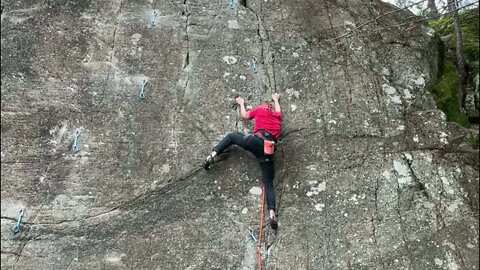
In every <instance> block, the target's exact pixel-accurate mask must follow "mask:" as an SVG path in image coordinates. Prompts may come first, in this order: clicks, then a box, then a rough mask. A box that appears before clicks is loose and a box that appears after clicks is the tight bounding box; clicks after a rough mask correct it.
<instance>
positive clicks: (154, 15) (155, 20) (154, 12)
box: [152, 10, 158, 26]
mask: <svg viewBox="0 0 480 270" xmlns="http://www.w3.org/2000/svg"><path fill="white" fill-rule="evenodd" d="M157 15H158V13H157V11H156V10H154V11H153V15H152V26H155V25H157Z"/></svg>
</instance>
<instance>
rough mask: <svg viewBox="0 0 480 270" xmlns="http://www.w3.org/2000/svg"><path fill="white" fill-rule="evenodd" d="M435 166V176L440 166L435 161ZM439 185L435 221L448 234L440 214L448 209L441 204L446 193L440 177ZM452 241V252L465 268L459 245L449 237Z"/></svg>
mask: <svg viewBox="0 0 480 270" xmlns="http://www.w3.org/2000/svg"><path fill="white" fill-rule="evenodd" d="M434 165H435V168H436V174H437V176H439V175H440V173H439V171H438V168H439V167H440V164H438V163H436V162H435V164H434ZM438 178H440V177H437V179H438ZM439 182H440V187H441V189H442V190H441V192H440V194H439V195H440V196H439V197H438V200H439V203H438V205H437V204H435V208H436V210H437V223H438V222H441V225H442V227H441V228H445V230H446V231H448V233H449V234H451V232H450V231H449V230H448V228H447V224H446V223H445V219H444V218H443V215H442V212H443V211H448V210H446V207H444V206H443V205H442V198H443V197H445V194H446V193H447V192H446V190H445V187H444V185H443V181H442V180H441V179H440V181H439ZM451 240H452V242H453V245H454V246H455V249H454V252H455V253H456V254H457V256H458V257H459V259H460V263H461V264H462V267H463V269H467V267H466V263H465V259H464V258H463V255H462V253H461V249H460V248H459V245H458V244H457V241H455V238H452V239H451Z"/></svg>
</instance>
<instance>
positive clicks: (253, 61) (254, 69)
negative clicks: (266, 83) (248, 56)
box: [251, 57, 257, 74]
mask: <svg viewBox="0 0 480 270" xmlns="http://www.w3.org/2000/svg"><path fill="white" fill-rule="evenodd" d="M251 66H252V72H253V73H255V74H256V73H257V59H256V58H255V57H252V65H251Z"/></svg>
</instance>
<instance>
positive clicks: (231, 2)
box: [228, 0, 235, 9]
mask: <svg viewBox="0 0 480 270" xmlns="http://www.w3.org/2000/svg"><path fill="white" fill-rule="evenodd" d="M233 1H235V0H228V7H229V8H230V9H235V3H234V2H233Z"/></svg>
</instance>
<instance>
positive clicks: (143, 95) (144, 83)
mask: <svg viewBox="0 0 480 270" xmlns="http://www.w3.org/2000/svg"><path fill="white" fill-rule="evenodd" d="M146 84H147V80H145V79H143V80H142V88H141V89H140V99H144V98H145V85H146Z"/></svg>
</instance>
